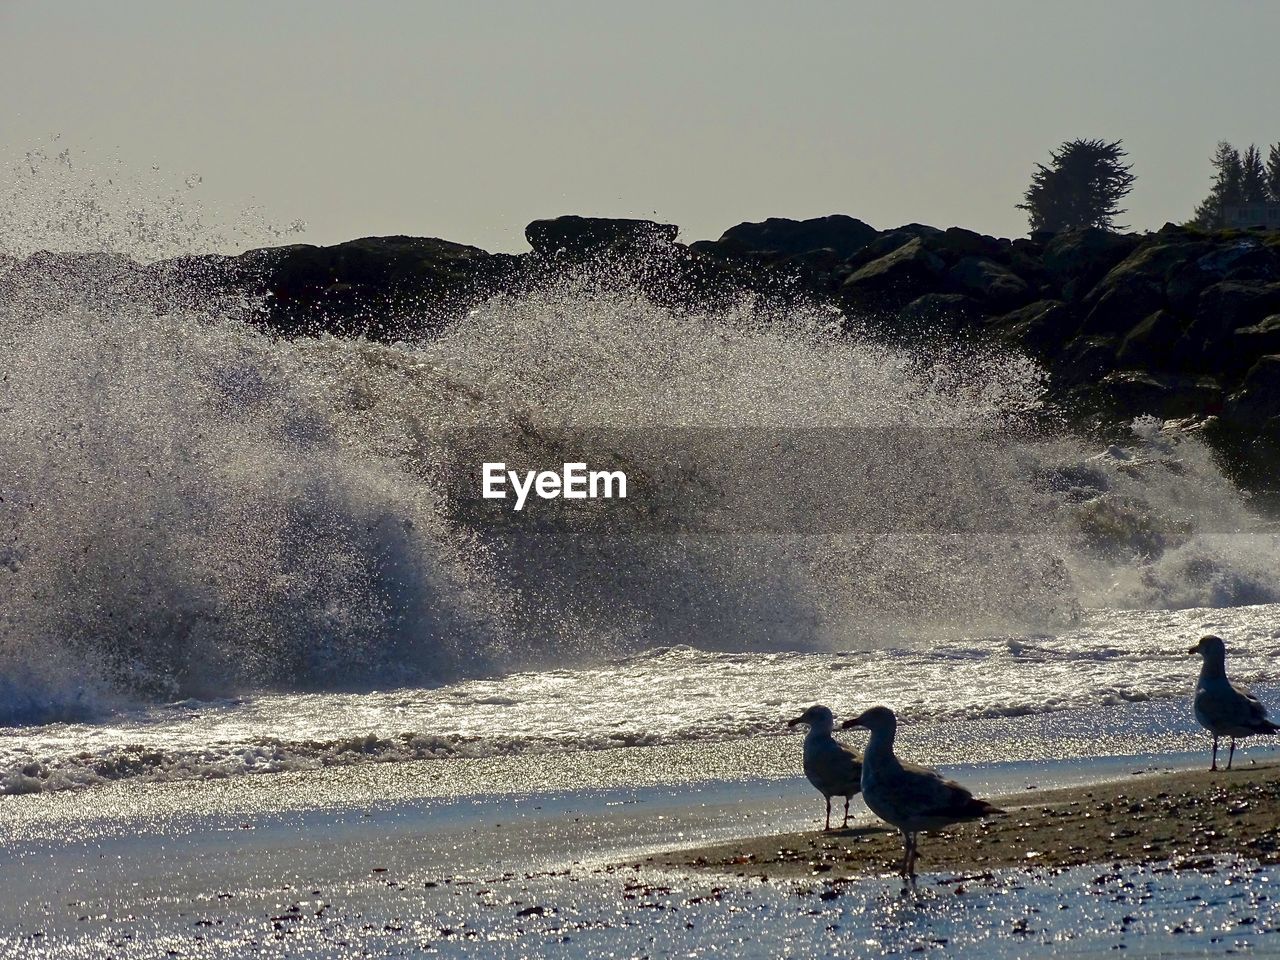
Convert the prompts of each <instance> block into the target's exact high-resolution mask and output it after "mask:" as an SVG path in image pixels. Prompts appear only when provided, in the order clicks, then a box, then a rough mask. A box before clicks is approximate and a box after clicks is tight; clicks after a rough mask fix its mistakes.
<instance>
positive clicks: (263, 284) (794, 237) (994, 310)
mask: <svg viewBox="0 0 1280 960" xmlns="http://www.w3.org/2000/svg"><path fill="white" fill-rule="evenodd" d="M678 232H679V231H678V227H676V226H675V225H673V224H662V223H655V222H653V221H648V220H621V219H606V218H592V217H576V216H566V217H558V218H555V219H549V220H538V221H535V222H533V223H531V224H530V225H529V226H528V228H527V230H526V238H527V240H528V241H529V245H530V247H531V248H532V249H531V250H530V252H528V253H525V254H515V255H511V254H492V253H488V252H486V251H484V250H481V249H479V248H477V247H472V246H466V245H463V244H458V243H452V242H450V241H447V240H441V239H434V238H423V237H368V238H364V239H359V240H351V241H348V242H346V243H340V244H336V245H333V246H326V247H320V246H312V245H305V244H299V245H291V246H283V247H276V248H268V249H262V250H252V251H248V252H246V253H243V254H240V255H237V256H212V255H210V256H193V257H183V258H178V259H175V260H167V261H160V262H157V263H151V264H145V265H139V264H134V263H132V262H130V261H128V260H126V259H124V258H121V257H116V256H105V255H101V254H97V255H68V254H57V255H55V254H47V253H42V254H36V255H34V256H32V257H29V258H26V259H22V260H15V259H12V258H8V259H4V258H0V299H3V300H5V301H6V302H9V303H18V302H21V303H23V304H28V305H29V304H33V303H38V304H40V305H42V307H47V306H49V305H51V304H52V303H54V302H56V301H58V300H66V299H74V298H76V297H82V296H93V297H96V298H101V297H104V296H114V297H127V298H130V299H132V300H144V301H150V302H153V303H155V304H157V306H159V307H163V308H168V307H171V306H172V304H173V303H174V302H175V299H177V300H181V298H183V297H189V298H193V299H200V298H208V297H215V298H218V299H219V301H220V306H222V307H223V308H224V309H226V310H230V311H236V310H240V311H243V312H244V313H245V315H246V316H247V317H248V318H249V319H251V320H252V321H253V322H255V323H258V324H260V325H262V326H264V327H265V328H267V329H269V330H271V331H273V332H275V333H277V334H279V335H283V336H290V337H294V336H313V335H316V334H319V333H328V334H332V335H337V336H365V337H370V338H373V339H380V340H395V339H401V338H405V337H415V336H424V335H425V336H430V335H431V332H432V331H433V330H434V329H437V328H438V327H439V326H440V325H441V324H442V323H444V322H447V321H449V320H453V319H456V318H458V317H461V316H464V315H465V312H466V310H467V309H468V308H469V307H471V306H473V305H474V304H475V303H476V302H477V301H479V300H481V299H483V298H487V297H490V296H494V295H497V294H508V295H519V294H520V293H521V292H522V291H526V290H528V289H530V288H531V287H533V286H536V285H540V284H546V283H551V282H558V281H559V280H561V279H563V277H565V276H566V275H572V276H573V277H574V278H575V282H578V283H585V284H588V285H593V284H594V285H598V286H601V287H620V288H629V289H635V290H639V291H641V292H642V293H644V294H645V295H646V296H649V297H651V298H652V299H654V300H656V301H658V302H661V303H665V304H669V305H673V306H688V307H697V308H705V307H714V306H715V305H716V304H718V303H723V302H726V301H728V300H731V299H733V298H736V297H739V296H741V295H742V294H743V293H749V294H751V295H754V296H756V297H760V298H765V299H766V300H768V301H770V302H772V303H774V304H776V305H778V306H782V307H785V306H786V305H787V304H788V303H792V302H796V301H807V302H813V301H819V302H823V303H827V304H831V305H833V306H835V307H837V308H838V309H839V310H840V311H842V312H843V314H844V316H845V317H846V318H847V321H848V323H849V325H850V326H851V327H852V326H854V325H857V326H858V327H859V328H861V329H865V330H870V331H871V333H872V334H873V335H875V336H881V337H885V338H889V339H894V340H898V341H907V342H920V343H926V344H927V343H930V342H933V341H935V340H936V339H937V338H965V339H968V338H973V339H979V340H987V341H994V342H999V343H1003V344H1007V345H1009V346H1011V347H1014V348H1016V349H1021V350H1025V351H1027V352H1028V353H1030V354H1032V355H1034V356H1036V357H1038V358H1039V359H1040V360H1041V361H1042V362H1043V363H1044V364H1045V365H1046V367H1047V369H1048V370H1049V371H1050V377H1051V379H1050V384H1051V395H1052V397H1053V399H1054V400H1055V401H1056V402H1057V405H1058V407H1059V409H1060V410H1061V411H1062V412H1064V413H1065V414H1066V415H1068V416H1069V417H1070V418H1072V419H1073V420H1075V421H1076V422H1077V423H1080V424H1082V425H1085V426H1088V427H1092V428H1096V429H1098V430H1099V431H1100V432H1102V433H1106V432H1107V431H1108V430H1113V429H1119V428H1120V427H1121V426H1122V425H1124V424H1127V423H1128V422H1130V421H1131V420H1132V419H1133V418H1134V417H1136V416H1140V415H1153V416H1157V417H1163V418H1184V417H1198V418H1203V419H1205V420H1206V422H1207V423H1208V424H1209V427H1208V435H1210V436H1211V437H1212V438H1213V441H1214V442H1215V443H1216V444H1217V445H1218V448H1219V449H1220V450H1221V451H1222V452H1223V453H1224V455H1225V459H1226V460H1227V462H1228V464H1229V465H1230V466H1232V467H1233V468H1234V469H1235V470H1236V471H1237V473H1238V475H1239V476H1240V477H1241V479H1243V480H1245V481H1246V482H1248V483H1250V484H1251V485H1253V486H1261V487H1274V486H1275V482H1274V479H1273V478H1274V477H1275V476H1276V475H1278V474H1277V472H1276V471H1277V469H1278V467H1280V233H1276V232H1271V233H1267V232H1262V231H1220V232H1203V231H1199V230H1194V229H1191V228H1187V227H1179V226H1174V225H1172V224H1170V225H1166V226H1165V227H1164V228H1163V229H1161V230H1158V231H1156V232H1153V233H1147V234H1114V233H1108V232H1105V231H1101V230H1094V229H1088V230H1080V231H1072V232H1067V233H1063V234H1059V235H1057V236H1040V237H1033V238H1031V239H1016V240H1008V239H1002V238H996V237H990V236H985V235H982V234H979V233H975V232H973V231H970V230H965V229H963V228H960V227H951V228H949V229H945V230H944V229H939V228H936V227H931V226H926V225H922V224H907V225H905V226H901V227H896V228H894V229H891V230H877V229H876V228H874V227H872V226H870V225H868V224H866V223H864V222H862V221H860V220H857V219H855V218H853V217H848V216H840V215H837V216H830V217H821V218H815V219H811V220H789V219H781V218H777V219H770V220H766V221H763V222H761V223H743V224H739V225H737V226H735V227H732V228H730V229H729V230H727V231H725V233H724V234H723V235H722V236H721V237H720V238H719V239H717V240H704V241H697V242H694V243H691V244H687V245H686V244H682V243H680V242H678V241H677V235H678ZM72 281H74V282H72Z"/></svg>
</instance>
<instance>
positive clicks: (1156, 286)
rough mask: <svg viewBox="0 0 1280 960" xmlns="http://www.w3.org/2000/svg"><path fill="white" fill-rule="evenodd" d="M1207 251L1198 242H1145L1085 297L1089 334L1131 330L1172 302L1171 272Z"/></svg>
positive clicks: (1086, 330) (1086, 324)
mask: <svg viewBox="0 0 1280 960" xmlns="http://www.w3.org/2000/svg"><path fill="white" fill-rule="evenodd" d="M1204 250H1205V245H1204V244H1198V243H1147V244H1143V245H1142V246H1141V247H1139V248H1138V249H1137V250H1135V251H1134V252H1133V253H1131V254H1130V255H1129V256H1127V257H1125V259H1124V260H1122V261H1121V262H1120V263H1118V264H1116V265H1115V266H1114V267H1112V268H1111V270H1109V271H1108V272H1107V275H1106V276H1105V277H1103V278H1102V279H1101V280H1099V281H1098V283H1097V285H1096V286H1095V287H1094V288H1093V289H1092V290H1090V291H1089V293H1088V295H1087V296H1086V297H1085V305H1086V307H1088V310H1089V312H1088V313H1087V314H1086V316H1085V320H1084V325H1083V326H1082V327H1081V330H1082V332H1085V333H1109V332H1119V331H1124V330H1128V329H1129V328H1131V327H1132V326H1133V325H1134V324H1136V323H1137V322H1138V321H1139V320H1141V319H1142V318H1144V317H1147V316H1150V315H1151V314H1152V313H1154V312H1155V311H1156V310H1159V309H1161V308H1162V307H1164V306H1166V305H1168V302H1169V301H1168V294H1167V287H1168V281H1169V278H1170V276H1171V275H1173V274H1175V273H1176V272H1177V271H1179V270H1180V269H1182V268H1184V267H1185V266H1186V265H1187V264H1189V263H1191V262H1192V261H1194V260H1195V259H1196V258H1197V257H1199V256H1200V255H1201V254H1202V253H1203V252H1204Z"/></svg>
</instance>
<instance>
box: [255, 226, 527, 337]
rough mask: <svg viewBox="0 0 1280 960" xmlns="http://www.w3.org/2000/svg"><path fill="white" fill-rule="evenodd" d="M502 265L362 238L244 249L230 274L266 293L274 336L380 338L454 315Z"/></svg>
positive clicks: (460, 252) (401, 241)
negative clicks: (322, 244)
mask: <svg viewBox="0 0 1280 960" xmlns="http://www.w3.org/2000/svg"><path fill="white" fill-rule="evenodd" d="M510 261H511V258H506V257H498V256H494V255H492V254H489V253H486V252H485V251H483V250H481V249H479V248H478V247H469V246H466V245H464V244H460V243H450V242H449V241H447V240H437V239H434V238H430V237H364V238H362V239H360V240H350V241H347V242H346V243H340V244H337V245H335V246H331V247H315V246H311V245H309V244H299V245H294V246H288V247H276V248H269V249H263V250H250V251H248V252H246V253H244V254H241V255H240V256H239V257H236V258H234V260H233V262H232V264H230V269H231V270H232V271H233V272H234V273H235V274H236V276H237V277H238V278H239V279H240V281H241V282H242V283H244V284H245V285H246V286H248V287H249V288H250V289H257V290H258V291H261V292H263V293H265V294H267V298H268V299H267V304H268V307H267V312H266V315H265V317H264V321H265V323H266V324H267V325H268V326H270V327H271V328H273V329H275V330H278V331H279V332H282V333H285V334H289V335H295V334H313V333H316V332H319V331H322V330H323V331H325V332H328V333H334V334H338V335H362V336H369V337H373V338H380V339H385V338H395V337H398V336H401V335H404V334H406V333H413V332H416V331H420V330H422V329H425V328H427V327H430V326H432V325H435V324H437V323H439V322H440V321H442V320H443V319H445V318H447V317H449V316H452V315H456V314H457V313H458V312H459V311H460V310H461V309H463V307H464V306H465V305H466V304H467V303H469V302H470V301H471V300H473V299H474V298H475V297H476V296H478V295H480V294H481V293H482V292H483V291H484V289H485V288H486V287H487V285H488V284H489V283H490V282H491V281H494V280H496V279H497V278H498V276H499V275H500V274H501V273H502V271H503V266H504V265H507V264H509V263H510Z"/></svg>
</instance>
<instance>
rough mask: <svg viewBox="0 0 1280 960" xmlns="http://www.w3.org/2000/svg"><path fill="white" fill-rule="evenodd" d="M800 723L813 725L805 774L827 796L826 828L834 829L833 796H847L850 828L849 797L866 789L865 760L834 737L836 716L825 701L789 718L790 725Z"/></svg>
mask: <svg viewBox="0 0 1280 960" xmlns="http://www.w3.org/2000/svg"><path fill="white" fill-rule="evenodd" d="M798 723H806V724H808V725H809V732H808V733H806V734H805V735H804V775H805V776H806V777H808V778H809V782H810V783H812V784H813V785H814V786H815V787H817V789H818V792H819V793H821V794H822V795H823V796H824V797H826V799H827V825H826V826H825V827H823V828H822V829H823V830H830V829H831V798H832V797H844V826H846V827H847V826H848V825H849V800H850V799H851V798H852V797H853V795H854V794H855V793H857V792H858V791H859V790H860V789H862V788H861V786H860V784H861V782H862V760H861V759H860V758H859V757H858V755H857V754H856V753H854V752H853V751H852V750H850V749H849V748H848V747H846V746H845V745H844V744H842V743H840V742H839V741H837V740H836V738H835V737H833V736H832V733H833V732H834V731H835V728H836V718H835V715H834V714H832V712H831V711H830V710H829V709H828V708H827V707H824V706H823V705H822V704H820V703H819V704H815V705H814V706H812V707H810V708H809V709H808V710H806V711H805V712H804V713H802V714H800V716H798V717H796V718H795V719H794V720H790V721H788V722H787V726H789V727H794V726H795V725H796V724H798Z"/></svg>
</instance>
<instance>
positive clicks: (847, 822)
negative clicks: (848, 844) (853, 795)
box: [844, 797, 849, 827]
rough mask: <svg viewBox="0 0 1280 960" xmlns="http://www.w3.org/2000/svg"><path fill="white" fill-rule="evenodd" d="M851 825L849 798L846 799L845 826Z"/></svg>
mask: <svg viewBox="0 0 1280 960" xmlns="http://www.w3.org/2000/svg"><path fill="white" fill-rule="evenodd" d="M848 825H849V797H845V798H844V826H846V827H847V826H848Z"/></svg>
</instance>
